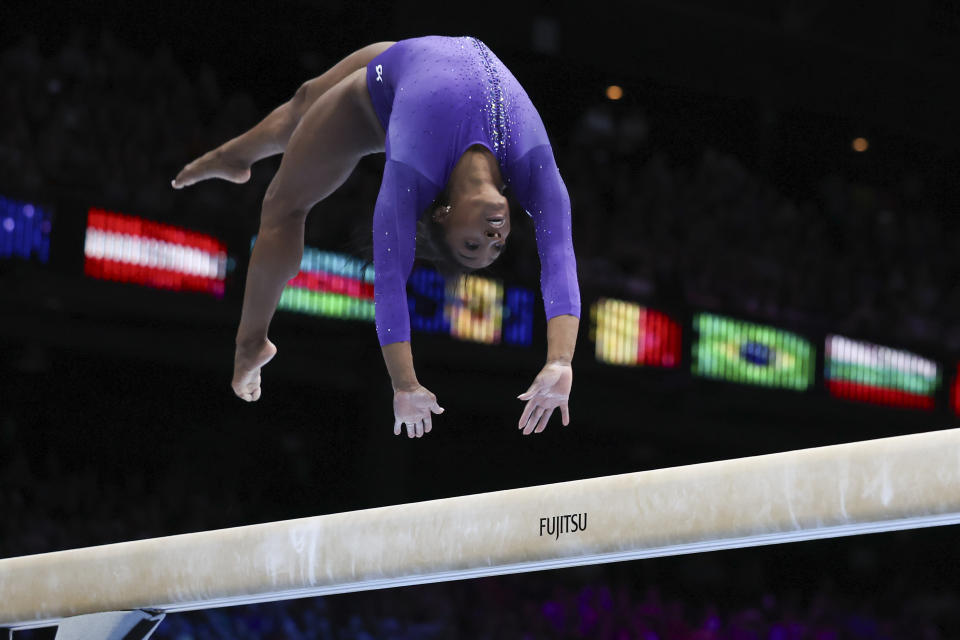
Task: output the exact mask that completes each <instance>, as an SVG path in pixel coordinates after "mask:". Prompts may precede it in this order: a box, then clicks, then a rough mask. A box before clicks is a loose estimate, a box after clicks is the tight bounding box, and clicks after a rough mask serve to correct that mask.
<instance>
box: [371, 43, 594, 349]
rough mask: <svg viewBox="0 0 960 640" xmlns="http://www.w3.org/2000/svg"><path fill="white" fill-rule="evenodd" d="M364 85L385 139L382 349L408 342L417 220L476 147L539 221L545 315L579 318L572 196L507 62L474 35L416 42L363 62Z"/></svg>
mask: <svg viewBox="0 0 960 640" xmlns="http://www.w3.org/2000/svg"><path fill="white" fill-rule="evenodd" d="M367 88H368V89H369V91H370V97H371V101H372V102H373V106H374V110H375V111H376V113H377V117H378V118H379V119H380V123H381V124H382V125H383V128H384V131H386V134H387V136H386V144H385V146H386V156H387V157H386V164H385V166H384V170H383V182H382V183H381V185H380V193H379V195H378V197H377V203H376V208H375V209H374V216H373V250H374V256H373V257H374V269H375V276H374V301H375V310H376V311H375V313H376V326H377V336H378V338H379V340H380V344H381V345H386V344H390V343H393V342H401V341H405V340H409V339H410V312H409V310H408V308H407V298H406V282H407V278H408V277H409V275H410V271H411V269H412V268H413V259H414V250H415V247H416V225H417V219H418V217H419V216H420V215H421V214H423V213H424V212H425V211H426V209H427V207H429V206H430V204H431V203H432V202H433V201H434V199H435V198H436V197H437V195H438V194H439V193H440V192H441V191H442V190H443V187H444V186H445V185H446V184H447V181H448V180H449V179H450V174H451V172H452V171H453V167H454V166H455V165H456V163H457V161H458V160H459V158H460V156H462V155H463V153H464V152H465V151H466V150H467V149H469V148H470V147H471V146H473V145H483V146H484V147H486V148H487V149H488V150H489V151H490V152H491V153H493V155H494V156H495V157H496V158H497V162H498V164H499V166H500V170H501V174H502V175H503V177H504V180H505V181H506V184H507V185H508V186H509V187H510V188H511V190H512V191H513V193H514V195H515V196H516V198H517V200H518V201H519V202H520V204H521V205H522V206H523V207H524V208H525V209H526V211H527V213H528V214H529V215H530V216H531V217H532V218H533V220H534V226H535V229H536V239H537V251H538V253H539V254H540V287H541V291H542V293H543V304H544V309H545V311H546V316H547V319H548V320H549V319H550V318H552V317H554V316H558V315H563V314H570V315H574V316H577V317H579V316H580V290H579V288H578V286H577V270H576V258H575V256H574V253H573V239H572V234H571V228H570V198H569V196H568V195H567V188H566V186H565V185H564V183H563V180H562V179H561V178H560V172H559V171H558V169H557V164H556V161H555V160H554V157H553V149H552V148H551V147H550V142H549V140H548V138H547V132H546V129H545V128H544V126H543V122H542V120H541V119H540V114H539V113H537V110H536V108H535V107H534V106H533V104H532V103H531V102H530V98H529V97H528V96H527V94H526V92H525V91H524V90H523V87H521V86H520V83H519V82H517V79H516V78H515V77H514V76H513V74H512V73H510V71H509V70H508V69H507V68H506V67H505V66H504V64H503V63H502V62H501V61H500V60H499V59H498V58H497V57H496V56H495V55H494V54H493V53H492V52H491V51H490V49H489V48H487V46H486V45H485V44H483V43H482V42H481V41H480V40H477V39H476V38H470V37H462V38H447V37H440V36H427V37H423V38H413V39H410V40H402V41H400V42H397V43H396V44H394V45H393V46H391V47H390V48H389V49H387V50H386V51H384V52H383V53H381V54H380V55H379V56H377V57H376V58H374V59H373V60H372V61H371V62H370V64H368V65H367Z"/></svg>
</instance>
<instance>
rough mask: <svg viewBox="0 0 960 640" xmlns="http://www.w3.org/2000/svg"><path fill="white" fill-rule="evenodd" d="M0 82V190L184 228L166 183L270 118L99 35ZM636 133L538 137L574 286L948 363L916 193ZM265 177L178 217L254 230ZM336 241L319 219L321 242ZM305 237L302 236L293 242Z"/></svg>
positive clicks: (630, 123)
mask: <svg viewBox="0 0 960 640" xmlns="http://www.w3.org/2000/svg"><path fill="white" fill-rule="evenodd" d="M0 72H2V75H3V78H4V91H3V92H2V94H0V117H2V119H3V122H5V123H6V124H5V126H4V127H3V128H0V189H7V190H12V191H15V192H17V193H27V194H42V193H45V192H49V191H63V190H67V191H69V192H70V193H82V194H84V195H85V197H88V198H92V199H94V200H95V201H98V202H100V201H102V202H103V204H104V205H105V206H114V207H125V208H127V209H128V210H130V211H139V212H144V213H145V214H147V215H155V216H161V217H168V218H169V217H174V218H175V217H177V216H178V215H180V216H182V215H184V214H183V213H182V212H180V211H179V209H180V208H182V207H181V205H182V203H183V201H182V200H179V201H178V200H176V198H177V195H176V193H175V192H173V191H172V190H171V189H170V188H169V185H168V183H169V179H170V177H171V175H173V174H174V173H175V172H176V170H178V169H179V167H181V166H182V165H183V164H185V163H186V162H187V161H189V160H190V159H192V158H194V157H196V156H198V155H200V154H201V153H203V152H204V151H206V150H208V149H210V148H213V147H215V146H217V145H218V144H220V143H222V142H223V141H225V140H227V139H229V138H230V137H232V136H234V135H236V134H238V133H240V132H242V131H243V130H245V129H246V128H249V127H250V126H252V125H253V124H254V123H255V122H256V121H257V120H258V118H259V117H261V116H262V115H263V114H265V113H266V111H268V110H269V108H270V107H272V106H273V105H255V104H254V101H253V99H252V98H251V97H250V96H249V95H246V94H242V93H232V94H227V93H225V92H224V91H223V90H222V89H221V87H220V85H219V83H218V81H217V77H216V74H215V73H214V71H213V70H212V69H211V68H210V67H209V66H205V65H200V66H198V67H197V68H191V69H190V73H187V72H185V71H184V70H183V69H182V68H181V67H180V66H179V65H178V64H177V62H176V61H175V60H174V58H173V56H172V55H171V52H170V51H169V50H167V49H164V48H159V49H157V50H156V51H155V52H154V53H152V54H151V55H146V56H145V55H143V54H141V53H139V52H137V51H135V50H132V49H130V48H128V47H124V46H122V45H121V44H119V43H118V42H117V41H116V40H115V39H113V38H112V37H110V35H109V34H107V33H105V34H102V35H100V36H99V37H97V38H85V37H84V35H83V34H82V32H77V33H76V34H74V35H73V36H72V37H70V38H68V39H67V40H66V42H64V43H63V45H62V47H61V48H60V49H59V51H56V52H53V53H49V54H47V55H44V54H43V53H42V52H41V51H40V49H39V47H38V44H37V41H36V40H35V39H34V38H32V37H31V36H26V37H24V38H23V39H22V40H21V41H20V42H18V43H16V44H14V45H13V46H11V47H9V48H8V49H7V50H5V51H3V52H2V53H0ZM648 126H649V125H648V123H647V121H646V120H645V118H644V117H643V116H642V115H641V114H640V113H639V112H636V111H634V112H626V113H624V112H623V111H615V110H613V109H610V108H609V106H608V105H607V106H605V105H595V106H593V107H590V108H588V109H587V110H586V111H585V113H584V116H583V118H582V121H581V123H580V125H579V126H578V127H577V129H576V130H575V131H573V132H572V135H568V136H563V135H554V136H553V137H554V139H555V140H565V141H567V142H565V143H564V144H560V145H557V146H556V148H555V152H556V154H557V156H558V163H559V165H560V167H561V172H562V174H563V176H564V178H565V180H566V182H567V185H568V187H569V190H570V192H571V199H572V202H573V207H574V220H575V245H576V248H577V252H578V256H579V259H580V271H581V274H582V280H583V284H584V285H586V286H588V287H591V286H597V287H600V288H603V289H605V290H607V291H611V290H613V289H619V290H620V291H622V292H623V294H626V295H633V296H634V297H637V298H639V299H641V300H644V301H647V302H650V303H657V302H660V303H680V304H685V305H688V306H695V307H706V308H711V309H716V310H721V311H727V312H730V313H740V314H746V315H748V316H750V317H756V318H761V319H768V320H770V321H774V322H776V321H779V322H781V323H784V324H787V325H793V326H797V325H800V326H803V325H804V324H809V325H812V326H821V327H824V328H830V329H832V330H837V331H842V332H847V333H850V334H854V335H860V336H863V337H868V338H869V337H877V338H880V339H882V338H885V337H890V338H892V339H894V340H896V341H899V342H905V343H908V344H917V345H921V346H933V347H939V348H942V347H944V346H945V347H947V348H948V349H950V350H956V349H958V348H960V279H958V278H957V277H956V276H957V269H956V260H954V259H953V249H952V248H953V246H955V245H956V243H957V241H958V240H960V237H958V234H960V226H958V225H956V224H952V222H949V221H948V220H947V218H946V216H945V215H943V214H940V213H938V212H936V211H930V210H927V209H926V208H925V207H924V206H923V205H922V204H921V199H920V198H918V197H917V192H918V190H922V185H918V182H919V181H918V180H917V179H913V180H912V182H911V180H910V179H907V180H906V181H905V183H904V185H897V188H895V189H887V190H881V189H878V188H876V187H871V186H862V185H853V184H849V183H846V182H844V181H843V180H842V179H840V178H839V177H836V176H825V177H824V178H823V180H822V181H821V182H820V184H819V185H816V186H814V187H811V191H810V195H809V197H807V198H805V199H802V200H794V199H791V198H788V197H785V196H784V195H782V194H781V192H780V191H778V189H777V188H776V187H775V186H773V185H771V184H769V183H767V182H766V181H765V180H763V179H762V178H760V177H759V176H758V175H756V174H754V173H752V172H751V171H749V170H748V169H746V168H745V167H744V166H743V165H742V164H741V163H740V162H739V161H738V160H737V159H736V158H734V157H731V156H729V155H726V154H724V153H720V152H717V151H715V150H712V149H709V148H708V149H704V150H703V152H702V155H701V157H700V160H699V162H695V163H692V164H691V163H687V164H685V165H684V164H678V163H676V162H673V161H671V155H670V149H649V148H648V146H647V145H646V144H645V139H646V132H647V128H648ZM378 171H379V167H378V166H377V164H376V163H361V165H360V167H359V168H358V171H357V172H356V175H355V176H354V178H352V179H351V180H350V181H348V183H347V184H346V185H345V186H344V187H343V189H342V190H341V191H342V193H339V194H336V195H335V197H336V198H337V200H336V204H335V206H336V208H337V209H338V210H341V212H342V215H341V216H339V220H340V223H341V224H349V221H351V220H358V219H359V220H368V219H369V209H371V208H372V206H373V202H374V200H375V197H376V190H377V182H378V178H379V176H378ZM270 173H271V171H269V170H260V171H255V172H254V177H253V181H252V182H253V184H251V185H249V186H248V187H245V188H242V189H236V188H231V187H232V185H229V186H228V185H210V186H209V187H205V188H203V189H197V190H195V191H194V192H192V193H191V195H190V196H189V198H190V200H189V203H190V207H191V209H193V210H194V211H191V213H190V215H191V216H193V217H194V219H195V220H200V221H201V222H202V223H203V224H205V226H207V227H210V228H216V227H217V225H220V226H223V224H224V223H223V218H224V216H231V215H235V212H237V211H244V212H246V213H249V214H250V217H251V218H252V219H255V216H256V211H257V210H258V205H259V201H260V198H261V197H262V193H263V190H264V188H265V185H266V183H267V182H268V181H269V179H270ZM900 187H902V188H900ZM344 210H345V211H344ZM365 214H366V215H365ZM344 221H346V223H345V222H344ZM334 226H335V225H334ZM338 234H341V235H342V234H343V231H342V230H338V229H335V228H331V219H330V217H329V216H328V217H327V218H326V219H325V226H324V229H323V233H322V234H319V235H324V236H326V237H327V238H330V237H331V236H333V235H338ZM316 235H318V234H316V233H313V234H312V233H311V228H310V227H309V226H308V241H309V240H310V239H311V237H312V236H316ZM515 244H516V245H521V246H522V245H524V244H528V243H524V242H517V243H515ZM524 248H526V247H524ZM525 253H527V254H529V255H527V257H526V262H527V263H530V264H526V265H524V264H521V266H520V268H519V270H520V271H527V272H529V271H531V270H532V269H535V268H536V265H535V260H534V259H533V255H534V254H533V252H531V251H525ZM511 258H512V260H510V259H509V258H508V260H510V262H511V265H513V264H515V263H516V262H518V259H517V257H516V256H512V257H511ZM521 258H522V257H521ZM519 262H521V263H522V262H524V260H523V259H521V260H519ZM524 267H526V268H524Z"/></svg>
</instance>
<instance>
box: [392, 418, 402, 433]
mask: <svg viewBox="0 0 960 640" xmlns="http://www.w3.org/2000/svg"><path fill="white" fill-rule="evenodd" d="M402 425H403V422H402V421H401V420H400V419H399V418H397V419H395V420H394V421H393V435H395V436H398V435H400V428H401V426H402Z"/></svg>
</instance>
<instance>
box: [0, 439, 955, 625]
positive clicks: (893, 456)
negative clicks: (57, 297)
mask: <svg viewBox="0 0 960 640" xmlns="http://www.w3.org/2000/svg"><path fill="white" fill-rule="evenodd" d="M958 522H960V429H952V430H946V431H935V432H930V433H923V434H916V435H907V436H899V437H894V438H884V439H880V440H871V441H866V442H857V443H851V444H842V445H835V446H829V447H821V448H816V449H805V450H800V451H792V452H786V453H777V454H772V455H763V456H757V457H752V458H741V459H737V460H726V461H721V462H710V463H705V464H695V465H690V466H684V467H674V468H668V469H658V470H653V471H642V472H638V473H628V474H623V475H616V476H607V477H602V478H591V479H587V480H576V481H573V482H562V483H557V484H549V485H543V486H536V487H527V488H522V489H512V490H508V491H497V492H493V493H483V494H477V495H469V496H461V497H455V498H446V499H442V500H431V501H428V502H418V503H413V504H400V505H394V506H388V507H380V508H376V509H367V510H363V511H353V512H348V513H337V514H332V515H324V516H317V517H312V518H302V519H297V520H286V521H282V522H272V523H267V524H257V525H251V526H243V527H235V528H231V529H221V530H217V531H204V532H199V533H188V534H184V535H176V536H169V537H165V538H154V539H149V540H137V541H133V542H123V543H119V544H109V545H103V546H98V547H89V548H85V549H75V550H70V551H58V552H55V553H46V554H40V555H33V556H23V557H17V558H8V559H4V560H0V627H5V628H27V627H37V626H48V625H52V624H55V623H57V622H59V621H61V620H64V619H67V618H70V617H72V616H79V615H81V614H94V613H103V612H120V611H130V610H146V611H147V612H150V613H163V612H176V611H188V610H192V609H206V608H212V607H222V606H229V605H239V604H246V603H253V602H265V601H272V600H284V599H289V598H303V597H308V596H317V595H323V594H332V593H342V592H349V591H359V590H365V589H380V588H387V587H397V586H401V585H411V584H421V583H428V582H438V581H443V580H459V579H466V578H478V577H481V576H491V575H499V574H508V573H519V572H524V571H539V570H543V569H555V568H559V567H570V566H575V565H586V564H595V563H602V562H619V561H623V560H633V559H637V558H651V557H656V556H667V555H675V554H683V553H695V552H702V551H714V550H718V549H729V548H735V547H749V546H756V545H765V544H775V543H782V542H798V541H801V540H812V539H816V538H828V537H834V536H847V535H857V534H862V533H873V532H879V531H891V530H896V529H910V528H916V527H929V526H940V525H949V524H956V523H958Z"/></svg>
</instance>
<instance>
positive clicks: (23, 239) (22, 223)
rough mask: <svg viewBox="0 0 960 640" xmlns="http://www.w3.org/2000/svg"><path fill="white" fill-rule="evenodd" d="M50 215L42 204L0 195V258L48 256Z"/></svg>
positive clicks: (41, 257) (37, 258)
mask: <svg viewBox="0 0 960 640" xmlns="http://www.w3.org/2000/svg"><path fill="white" fill-rule="evenodd" d="M51 219H52V216H51V215H50V211H49V210H48V209H47V208H46V207H41V206H39V205H35V204H32V203H30V202H21V201H19V200H9V199H7V198H4V197H3V196H0V259H4V258H22V259H24V260H28V259H30V258H34V259H36V260H38V261H39V262H42V263H46V262H47V261H49V259H50V229H51V226H52V223H51Z"/></svg>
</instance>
